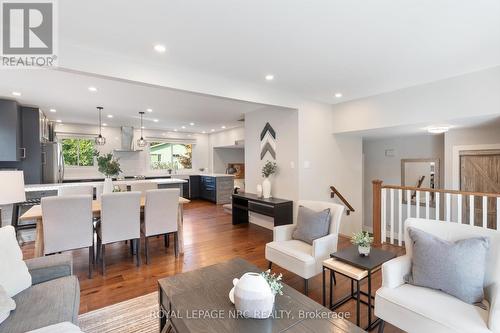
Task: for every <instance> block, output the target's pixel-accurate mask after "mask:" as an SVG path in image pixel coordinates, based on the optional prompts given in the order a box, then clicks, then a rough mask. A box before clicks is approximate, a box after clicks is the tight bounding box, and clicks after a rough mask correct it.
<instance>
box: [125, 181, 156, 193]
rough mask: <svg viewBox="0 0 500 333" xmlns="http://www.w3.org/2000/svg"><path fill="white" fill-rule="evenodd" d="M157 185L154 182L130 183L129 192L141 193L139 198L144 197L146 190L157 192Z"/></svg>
mask: <svg viewBox="0 0 500 333" xmlns="http://www.w3.org/2000/svg"><path fill="white" fill-rule="evenodd" d="M157 189H158V184H157V183H155V182H139V181H138V182H132V183H131V185H130V191H133V192H141V196H142V197H144V196H145V195H146V191H148V190H157Z"/></svg>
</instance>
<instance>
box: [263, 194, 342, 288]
mask: <svg viewBox="0 0 500 333" xmlns="http://www.w3.org/2000/svg"><path fill="white" fill-rule="evenodd" d="M298 205H300V206H304V207H307V208H310V209H312V210H315V211H321V210H324V209H327V208H330V232H329V235H327V236H325V237H322V238H318V239H315V240H314V241H313V244H312V245H309V244H307V243H305V242H302V241H300V240H294V239H292V233H293V231H294V229H295V227H296V225H295V224H288V225H283V226H278V227H274V230H273V241H272V242H271V243H268V244H266V260H268V261H269V268H271V265H272V263H275V264H276V265H278V266H281V267H283V268H284V269H286V270H288V271H290V272H292V273H295V274H297V275H299V276H300V277H302V278H303V279H304V291H305V294H306V295H307V292H308V283H307V281H308V280H309V279H310V278H312V277H313V276H316V275H318V274H320V273H321V269H322V263H323V260H325V259H328V258H329V257H330V253H332V252H335V251H337V243H338V235H339V229H340V222H341V219H342V214H343V212H344V206H341V205H338V204H335V203H331V202H322V201H305V200H302V201H299V202H298ZM296 220H297V219H295V221H296Z"/></svg>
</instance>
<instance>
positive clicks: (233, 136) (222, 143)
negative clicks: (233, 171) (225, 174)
mask: <svg viewBox="0 0 500 333" xmlns="http://www.w3.org/2000/svg"><path fill="white" fill-rule="evenodd" d="M242 140H245V128H244V127H236V128H231V129H228V130H225V131H220V132H216V133H210V134H209V135H208V147H207V148H208V149H207V154H208V167H209V168H210V169H211V171H213V172H221V171H216V169H220V165H218V166H217V167H216V165H215V163H218V161H215V158H214V148H218V147H228V146H234V144H235V142H236V141H242ZM242 163H243V162H242ZM224 171H225V168H224Z"/></svg>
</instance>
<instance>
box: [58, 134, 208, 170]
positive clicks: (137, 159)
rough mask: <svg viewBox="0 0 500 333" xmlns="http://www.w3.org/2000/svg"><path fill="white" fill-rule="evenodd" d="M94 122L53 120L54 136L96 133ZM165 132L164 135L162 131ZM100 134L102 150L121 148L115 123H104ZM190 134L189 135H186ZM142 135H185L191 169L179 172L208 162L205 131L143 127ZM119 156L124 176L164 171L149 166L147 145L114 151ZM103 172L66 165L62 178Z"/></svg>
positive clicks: (158, 136) (151, 136) (154, 136)
mask: <svg viewBox="0 0 500 333" xmlns="http://www.w3.org/2000/svg"><path fill="white" fill-rule="evenodd" d="M97 131H98V130H97V127H96V126H90V125H80V124H62V125H61V124H57V125H56V133H57V135H58V137H62V136H65V135H68V136H88V137H95V136H96V133H97ZM164 134H165V135H164ZM102 135H103V136H104V137H105V138H106V144H105V145H103V146H96V148H97V149H98V150H99V151H100V152H102V153H109V152H112V151H113V149H120V148H121V129H120V128H118V127H104V128H103V129H102ZM188 135H190V136H188ZM139 136H140V135H139V132H138V131H135V133H134V140H137V139H138V137H139ZM144 136H145V137H146V139H148V138H161V139H169V138H171V139H185V140H189V142H196V143H194V144H193V169H192V170H186V171H183V172H181V173H184V172H186V173H188V172H198V168H202V167H204V168H207V167H208V165H209V153H208V135H206V134H187V133H170V132H169V133H165V132H163V131H154V130H144ZM114 154H115V156H116V157H117V158H119V160H120V166H121V169H122V171H123V175H124V176H134V175H145V176H157V175H158V176H160V175H167V174H168V172H167V171H166V170H151V169H150V165H149V156H148V149H147V148H144V150H143V151H141V152H115V153H114ZM101 177H103V175H102V174H101V173H100V172H99V171H98V170H97V166H94V167H66V168H65V179H75V178H101Z"/></svg>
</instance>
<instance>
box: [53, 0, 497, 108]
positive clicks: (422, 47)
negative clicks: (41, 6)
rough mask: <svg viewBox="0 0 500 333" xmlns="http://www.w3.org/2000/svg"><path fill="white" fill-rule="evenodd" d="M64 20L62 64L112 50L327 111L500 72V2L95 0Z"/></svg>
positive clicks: (75, 6)
mask: <svg viewBox="0 0 500 333" xmlns="http://www.w3.org/2000/svg"><path fill="white" fill-rule="evenodd" d="M59 13H60V29H59V31H60V35H59V37H60V49H61V54H62V55H63V56H64V54H65V52H64V51H65V49H68V50H69V48H70V46H77V47H78V48H79V50H80V51H81V52H85V50H89V54H90V53H92V54H94V56H93V57H91V56H89V57H87V61H88V62H89V63H90V62H98V61H99V59H98V58H96V56H95V54H98V52H101V54H103V55H104V54H105V55H107V56H113V57H115V59H117V60H118V59H123V58H128V59H134V60H135V61H137V62H140V63H141V64H142V65H143V67H144V68H146V67H148V66H153V65H154V66H160V67H155V68H162V69H163V70H164V74H165V76H168V75H169V74H170V73H171V72H172V71H171V70H172V69H173V68H177V69H178V68H185V69H186V70H190V71H195V72H199V73H204V74H208V75H212V76H213V77H214V78H224V79H228V80H236V81H239V82H247V83H251V84H253V85H254V86H256V87H258V89H268V88H271V87H272V88H273V89H280V90H283V91H287V92H291V93H293V94H296V95H300V96H303V97H306V98H308V99H312V100H317V101H323V102H327V103H336V102H340V101H345V100H350V99H354V98H359V97H365V96H368V95H374V94H378V93H381V92H386V91H392V90H396V89H400V88H403V87H408V86H412V85H416V84H420V83H425V82H431V81H435V80H439V79H443V78H448V77H452V76H456V75H459V74H463V73H467V72H472V71H476V70H479V69H483V68H487V67H493V66H496V65H499V64H500V19H499V17H500V1H497V0H475V1H467V0H419V1H408V0H406V1H405V0H377V1H366V0H350V1H346V0H312V1H303V0H272V1H269V0H252V1H248V0H211V1H202V0H182V1H161V0H141V1H123V0H107V1H99V0H86V1H59ZM155 43H162V44H164V45H165V46H166V47H167V52H166V53H165V54H163V55H159V54H157V53H155V52H154V51H153V49H152V46H153V44H155ZM69 54H70V53H69V52H68V53H67V55H69ZM61 59H62V58H61ZM123 70H126V68H124V69H123ZM268 73H272V74H274V75H275V79H274V81H272V82H266V81H265V80H264V76H265V75H266V74H268ZM337 91H339V92H342V93H343V95H344V97H343V98H341V99H336V98H335V97H334V93H335V92H337Z"/></svg>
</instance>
